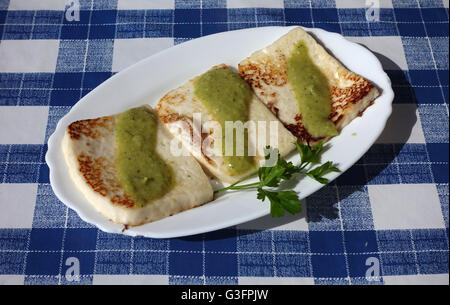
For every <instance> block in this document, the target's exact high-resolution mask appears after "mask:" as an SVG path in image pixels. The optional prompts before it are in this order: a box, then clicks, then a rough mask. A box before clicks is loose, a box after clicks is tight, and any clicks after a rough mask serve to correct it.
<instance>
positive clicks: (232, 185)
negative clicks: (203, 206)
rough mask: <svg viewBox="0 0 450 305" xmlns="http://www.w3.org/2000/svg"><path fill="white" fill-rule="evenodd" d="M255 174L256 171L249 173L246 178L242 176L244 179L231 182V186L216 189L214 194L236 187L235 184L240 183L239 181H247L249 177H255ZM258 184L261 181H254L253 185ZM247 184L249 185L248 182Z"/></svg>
mask: <svg viewBox="0 0 450 305" xmlns="http://www.w3.org/2000/svg"><path fill="white" fill-rule="evenodd" d="M255 175H256V173H253V174H251V175H248V176H246V177H244V178H242V179H239V180H238V181H236V182H235V183H233V184H231V185H229V186H227V187H224V188H221V189H218V190H215V191H214V194H217V193H220V192H223V191H226V190H229V189H233V188H235V185H236V184H239V183H241V182H242V181H245V180H247V179H249V178H251V177H253V176H255ZM257 184H259V182H255V183H252V185H257ZM246 185H248V184H246Z"/></svg>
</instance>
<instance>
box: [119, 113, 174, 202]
mask: <svg viewBox="0 0 450 305" xmlns="http://www.w3.org/2000/svg"><path fill="white" fill-rule="evenodd" d="M157 124H158V122H157V119H156V117H155V114H153V113H152V112H151V111H150V110H148V109H146V108H145V107H139V108H133V109H130V110H128V111H126V112H123V113H121V114H120V115H119V117H118V120H117V123H116V134H115V141H116V145H117V151H118V153H117V159H116V165H117V169H118V176H119V181H120V184H121V186H122V188H123V190H124V192H125V194H127V195H128V196H130V197H131V199H133V200H134V202H135V206H134V207H136V208H139V207H143V206H145V205H147V204H148V203H150V202H151V201H152V200H155V199H158V198H161V197H162V196H164V195H165V194H166V193H167V192H168V191H169V190H170V188H171V187H172V182H173V178H172V169H171V168H170V166H169V165H167V164H166V163H165V162H164V161H163V160H162V159H161V158H160V157H159V156H158V154H157V153H156V152H155V145H156V136H157Z"/></svg>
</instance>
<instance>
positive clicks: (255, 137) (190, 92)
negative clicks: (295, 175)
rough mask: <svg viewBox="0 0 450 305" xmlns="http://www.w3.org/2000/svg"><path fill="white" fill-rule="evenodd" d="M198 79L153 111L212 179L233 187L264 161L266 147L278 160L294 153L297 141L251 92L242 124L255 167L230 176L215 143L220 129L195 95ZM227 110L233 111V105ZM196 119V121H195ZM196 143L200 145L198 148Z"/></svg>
mask: <svg viewBox="0 0 450 305" xmlns="http://www.w3.org/2000/svg"><path fill="white" fill-rule="evenodd" d="M214 69H230V68H229V67H228V66H226V65H224V64H222V65H218V66H214V67H212V69H211V70H214ZM211 70H209V71H211ZM233 73H234V72H233ZM236 76H237V77H239V76H238V75H236ZM199 77H200V76H197V77H195V78H193V79H191V80H189V81H188V82H186V83H185V84H183V85H181V86H180V87H178V88H176V89H173V90H171V91H170V92H168V93H167V94H166V95H164V96H163V97H162V98H161V99H160V101H159V102H158V106H157V108H156V109H157V112H158V114H159V116H160V117H161V120H162V121H163V122H164V123H165V124H166V126H167V127H168V129H169V131H171V132H172V133H173V135H174V136H175V137H177V138H178V139H180V141H181V142H182V143H183V144H184V145H185V147H186V148H187V150H189V151H190V152H191V153H192V155H193V156H194V157H195V158H196V159H197V160H198V161H199V162H200V164H202V165H203V167H204V168H205V169H206V170H207V172H209V173H210V174H211V175H212V176H214V177H215V178H217V179H218V180H219V181H221V182H226V183H234V182H236V181H238V180H239V179H242V178H244V177H246V176H248V175H250V174H252V173H254V172H256V170H257V168H258V166H260V163H262V162H260V161H261V160H264V156H265V151H264V148H265V146H266V145H270V146H271V147H273V148H277V149H278V150H279V153H280V155H281V156H286V155H287V154H288V153H289V152H291V151H292V150H293V149H295V145H294V143H295V141H296V138H295V137H294V136H293V135H292V134H291V133H290V132H289V131H288V130H287V129H286V128H285V127H284V126H283V124H281V123H280V121H279V120H278V119H277V118H276V117H275V116H274V115H273V114H272V113H271V112H270V111H269V110H268V109H267V107H266V106H265V105H264V104H263V103H261V101H260V100H259V99H258V97H257V96H256V95H255V94H254V93H253V92H251V99H250V100H249V102H248V121H247V122H244V123H248V124H247V125H246V126H247V127H248V128H247V130H248V135H249V137H248V144H249V146H251V147H252V148H253V150H252V151H253V152H254V156H253V157H254V160H255V167H254V168H252V169H250V170H248V171H246V172H243V173H239V174H233V173H230V171H229V170H228V167H227V162H226V158H224V154H222V155H221V153H222V152H223V151H221V148H219V146H218V145H216V143H221V141H222V138H221V136H222V135H223V132H224V131H222V133H219V132H217V130H219V129H220V124H219V123H218V122H217V118H216V117H214V116H213V115H212V113H211V111H208V110H207V108H206V107H205V106H204V104H203V103H202V102H201V101H200V99H199V98H198V97H197V96H196V95H195V93H194V91H195V86H194V84H195V82H196V81H197V80H198V79H199ZM244 84H245V82H244ZM249 89H250V88H249ZM219 90H220V89H219ZM250 91H251V90H250ZM224 94H225V93H224ZM226 106H227V107H230V109H232V107H233V102H230V103H229V105H226ZM196 116H197V117H198V120H195V118H196ZM196 121H197V122H198V123H196ZM183 130H184V132H183ZM198 142H200V143H201V145H198ZM222 148H223V147H222ZM249 151H250V150H249ZM249 155H250V154H249Z"/></svg>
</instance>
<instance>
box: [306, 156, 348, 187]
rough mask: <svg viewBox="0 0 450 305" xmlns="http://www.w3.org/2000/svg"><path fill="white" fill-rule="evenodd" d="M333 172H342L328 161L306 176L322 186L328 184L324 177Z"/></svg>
mask: <svg viewBox="0 0 450 305" xmlns="http://www.w3.org/2000/svg"><path fill="white" fill-rule="evenodd" d="M331 172H340V170H339V169H338V168H337V167H335V166H333V162H331V161H328V162H326V163H324V164H322V165H321V166H317V167H316V168H314V169H312V170H310V171H309V172H307V173H306V175H307V176H308V177H311V178H313V179H314V180H316V181H318V182H320V183H322V184H327V183H328V179H326V178H323V176H324V175H326V174H328V173H331Z"/></svg>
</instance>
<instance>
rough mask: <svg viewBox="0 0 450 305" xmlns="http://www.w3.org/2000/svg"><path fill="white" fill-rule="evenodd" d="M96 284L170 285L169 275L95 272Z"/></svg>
mask: <svg viewBox="0 0 450 305" xmlns="http://www.w3.org/2000/svg"><path fill="white" fill-rule="evenodd" d="M93 284H94V285H168V284H169V276H168V275H128V274H123V275H122V274H121V275H111V274H108V275H104V274H94V279H93Z"/></svg>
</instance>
